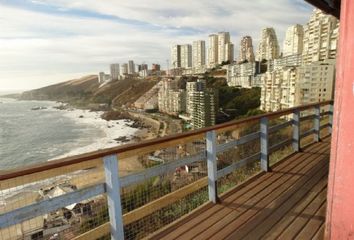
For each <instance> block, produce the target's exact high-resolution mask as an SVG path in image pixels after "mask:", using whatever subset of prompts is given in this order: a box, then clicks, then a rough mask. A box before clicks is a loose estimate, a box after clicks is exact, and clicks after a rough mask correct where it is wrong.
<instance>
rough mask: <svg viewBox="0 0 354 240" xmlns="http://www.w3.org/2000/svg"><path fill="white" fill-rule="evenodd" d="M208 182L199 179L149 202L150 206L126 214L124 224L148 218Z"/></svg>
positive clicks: (146, 205)
mask: <svg viewBox="0 0 354 240" xmlns="http://www.w3.org/2000/svg"><path fill="white" fill-rule="evenodd" d="M207 184H208V181H207V178H206V177H205V178H202V179H199V180H198V181H195V182H194V183H192V184H189V185H187V186H185V187H182V188H180V189H178V190H177V191H174V192H172V193H169V194H166V195H165V196H163V197H161V198H159V199H157V200H155V201H152V202H149V203H148V204H145V205H144V206H142V207H140V208H137V209H135V210H133V211H131V212H128V213H126V214H124V216H123V222H124V225H127V224H130V223H132V222H135V221H137V220H139V219H142V218H143V217H145V216H148V215H150V214H152V213H153V212H155V211H157V210H160V209H161V208H163V207H166V206H168V205H170V204H172V203H175V202H176V201H178V200H180V199H182V198H184V197H186V196H187V195H189V194H191V193H194V192H196V191H198V190H199V189H201V188H203V187H205V186H207Z"/></svg>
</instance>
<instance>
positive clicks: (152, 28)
mask: <svg viewBox="0 0 354 240" xmlns="http://www.w3.org/2000/svg"><path fill="white" fill-rule="evenodd" d="M312 10H313V7H312V6H310V5H308V4H307V3H305V1H303V0H271V1H269V0H178V1H177V0H129V1H126V0H0V91H8V90H28V89H34V88H39V87H43V86H47V85H50V84H54V83H58V82H62V81H65V80H69V79H75V78H79V77H82V76H85V75H90V74H97V73H98V72H100V71H106V72H109V64H110V63H123V62H127V61H128V60H130V59H131V60H134V61H135V63H137V64H141V63H147V64H149V65H150V64H151V63H159V64H161V65H162V67H166V66H167V60H169V58H170V47H171V46H172V45H174V44H186V43H192V41H194V40H206V41H207V38H208V35H209V34H212V33H216V32H220V31H228V32H230V34H231V41H232V42H233V43H234V44H235V56H238V48H239V42H240V40H241V37H242V36H245V35H250V36H251V37H252V38H253V45H254V48H255V49H257V44H258V41H259V38H260V33H261V29H262V28H265V27H274V28H275V31H276V33H277V36H278V40H279V44H280V46H281V47H282V42H283V39H284V38H285V31H286V29H287V27H289V26H291V25H294V24H297V23H298V24H305V23H306V22H307V21H308V19H309V17H310V15H311V13H312Z"/></svg>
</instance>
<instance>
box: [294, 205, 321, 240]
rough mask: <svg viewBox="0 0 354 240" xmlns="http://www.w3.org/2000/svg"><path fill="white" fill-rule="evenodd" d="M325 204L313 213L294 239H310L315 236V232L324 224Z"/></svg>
mask: <svg viewBox="0 0 354 240" xmlns="http://www.w3.org/2000/svg"><path fill="white" fill-rule="evenodd" d="M326 206H327V205H326V202H324V203H323V204H322V206H321V207H320V209H319V210H318V211H317V212H316V213H315V215H314V216H313V217H312V218H311V219H310V221H308V223H307V224H306V226H305V227H304V228H303V229H302V230H301V232H300V233H299V234H298V235H297V236H296V239H299V240H301V239H305V238H309V237H310V238H312V237H314V236H315V235H316V233H317V231H318V230H320V228H321V226H323V225H324V224H325V221H326Z"/></svg>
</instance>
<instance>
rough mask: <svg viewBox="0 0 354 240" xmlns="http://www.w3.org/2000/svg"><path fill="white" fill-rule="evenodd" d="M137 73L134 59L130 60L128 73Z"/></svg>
mask: <svg viewBox="0 0 354 240" xmlns="http://www.w3.org/2000/svg"><path fill="white" fill-rule="evenodd" d="M134 73H135V64H134V61H133V60H129V61H128V74H134Z"/></svg>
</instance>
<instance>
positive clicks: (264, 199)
mask: <svg viewBox="0 0 354 240" xmlns="http://www.w3.org/2000/svg"><path fill="white" fill-rule="evenodd" d="M329 153H330V138H328V137H327V138H326V139H324V140H323V141H322V142H320V143H315V144H312V145H310V146H308V147H306V148H305V149H303V151H302V152H300V153H296V154H294V155H292V156H290V157H288V158H286V159H285V160H283V161H281V162H280V163H279V164H277V165H276V166H274V167H273V170H272V172H270V173H262V174H259V175H257V176H255V177H253V178H251V179H250V180H248V181H247V182H246V183H244V184H242V185H240V186H238V187H236V188H235V189H233V190H232V191H230V192H229V193H227V194H225V195H224V196H222V197H221V199H220V203H219V204H214V205H213V204H207V205H205V206H203V207H201V208H199V209H198V210H196V211H194V212H193V213H191V214H190V215H188V216H186V217H184V218H183V219H181V220H179V221H178V222H176V223H173V224H172V225H170V226H168V227H167V228H165V229H162V230H161V231H160V232H158V233H156V234H155V235H153V236H151V237H150V238H151V239H183V240H185V239H252V240H253V239H323V234H324V223H325V215H326V195H327V177H328V169H329Z"/></svg>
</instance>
